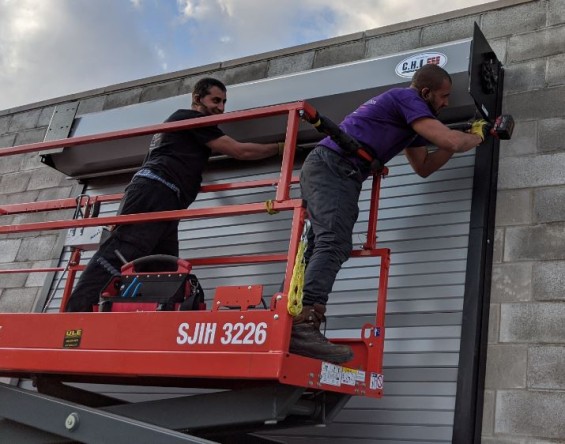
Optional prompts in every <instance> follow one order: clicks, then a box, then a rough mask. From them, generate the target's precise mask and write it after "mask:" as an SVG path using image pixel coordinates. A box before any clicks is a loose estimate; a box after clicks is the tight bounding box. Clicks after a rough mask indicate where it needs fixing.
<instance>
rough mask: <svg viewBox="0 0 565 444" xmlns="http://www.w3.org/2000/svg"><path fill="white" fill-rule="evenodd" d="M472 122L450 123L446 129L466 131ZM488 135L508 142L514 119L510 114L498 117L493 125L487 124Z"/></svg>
mask: <svg viewBox="0 0 565 444" xmlns="http://www.w3.org/2000/svg"><path fill="white" fill-rule="evenodd" d="M472 124H473V122H465V123H451V124H448V125H447V127H448V128H450V129H453V130H458V131H468V130H470V129H471V125H472ZM487 125H488V127H489V128H488V133H489V134H490V135H491V136H493V137H496V138H497V139H500V140H510V139H511V138H512V133H513V132H514V118H513V117H512V116H511V115H510V114H502V115H500V116H498V117H497V118H496V119H495V120H494V123H491V122H489V123H488V124H487Z"/></svg>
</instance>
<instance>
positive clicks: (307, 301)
mask: <svg viewBox="0 0 565 444" xmlns="http://www.w3.org/2000/svg"><path fill="white" fill-rule="evenodd" d="M450 92H451V77H450V76H449V74H448V73H447V72H446V71H445V70H443V69H442V68H440V67H439V66H437V65H431V64H430V65H425V66H423V67H422V68H420V69H419V70H418V71H416V73H414V77H413V79H412V84H411V85H410V87H408V88H395V89H391V90H390V91H387V92H385V93H383V94H381V95H379V96H376V97H373V98H372V99H369V100H368V101H367V102H365V103H364V104H363V105H361V106H360V107H359V108H357V110H355V111H354V112H353V113H351V114H349V115H348V116H347V117H345V119H344V120H343V122H342V123H341V124H340V125H339V126H340V128H341V129H342V130H343V131H345V132H346V133H347V134H348V135H350V136H352V137H354V138H355V139H357V140H358V141H359V142H361V144H362V145H363V146H364V147H365V148H366V149H368V150H370V152H371V154H372V155H373V156H374V158H376V159H378V160H380V162H381V164H383V165H384V164H385V163H386V162H388V161H389V160H390V159H392V158H393V157H394V156H396V155H397V154H399V153H400V152H401V151H403V150H404V153H405V155H406V158H407V159H408V161H409V162H410V165H411V166H412V168H413V169H414V171H415V172H416V173H417V174H418V175H420V176H422V177H427V176H429V175H430V174H431V173H433V172H434V171H436V170H437V169H439V168H440V167H441V166H442V165H444V164H445V163H446V162H447V161H448V160H449V159H450V158H451V156H452V155H453V154H454V153H462V152H465V151H469V150H471V149H472V148H474V147H476V146H477V145H479V144H480V143H481V142H482V141H483V140H484V138H485V131H486V129H485V128H484V127H481V126H476V127H474V129H473V130H472V131H471V133H464V132H460V131H454V130H450V129H449V128H448V127H446V126H445V125H443V124H442V123H441V122H440V121H439V120H437V118H436V116H437V114H438V112H439V111H440V110H441V109H442V108H445V107H446V106H447V105H448V99H449V95H450ZM428 145H435V146H436V147H437V149H436V150H433V151H430V150H428V148H427V146H428ZM369 174H370V166H369V164H368V163H367V162H366V161H364V160H362V159H361V158H359V157H356V156H355V155H352V154H350V153H348V152H347V151H345V150H343V149H341V148H340V147H339V146H338V145H337V144H336V143H335V142H334V141H333V140H332V139H330V138H329V137H326V138H325V139H323V140H322V141H321V142H320V143H319V144H318V146H317V147H316V148H315V149H314V150H312V152H311V153H310V154H309V155H308V157H307V158H306V161H305V163H304V165H303V167H302V173H301V177H300V187H301V191H302V198H303V199H304V200H305V201H306V206H307V208H308V214H309V219H310V222H311V223H312V232H313V236H311V237H310V239H311V242H310V245H309V248H308V252H307V255H306V256H307V263H308V265H307V267H306V274H305V282H304V297H303V310H302V312H301V313H300V314H298V315H297V316H296V317H295V318H294V320H293V328H292V337H291V342H290V351H291V352H292V353H296V354H300V355H304V356H309V357H312V358H317V359H322V360H326V361H330V362H335V363H343V362H346V361H349V360H350V359H351V358H352V357H353V353H352V351H351V349H350V347H348V346H346V345H338V344H332V343H331V342H329V341H328V340H327V339H326V337H325V336H324V335H322V333H321V332H320V324H321V322H323V320H324V313H325V311H326V303H327V300H328V294H329V293H330V292H331V291H332V286H333V283H334V281H335V278H336V275H337V273H338V271H339V270H340V268H341V266H342V264H343V263H344V262H345V261H346V260H347V259H348V258H349V256H350V254H351V250H352V248H353V245H352V240H351V238H352V232H353V226H354V224H355V222H356V221H357V216H358V214H359V207H358V200H359V193H360V192H361V186H362V183H363V181H364V180H365V179H366V178H367V177H368V175H369ZM312 237H313V239H312Z"/></svg>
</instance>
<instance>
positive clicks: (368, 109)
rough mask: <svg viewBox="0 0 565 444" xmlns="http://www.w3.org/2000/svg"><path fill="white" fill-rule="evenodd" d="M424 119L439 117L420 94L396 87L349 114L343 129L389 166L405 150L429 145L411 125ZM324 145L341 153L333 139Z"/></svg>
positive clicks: (324, 140) (328, 139)
mask: <svg viewBox="0 0 565 444" xmlns="http://www.w3.org/2000/svg"><path fill="white" fill-rule="evenodd" d="M422 117H429V118H432V119H435V118H436V117H435V116H434V114H433V113H432V111H431V109H430V108H429V107H428V104H427V103H426V102H425V101H424V100H423V99H422V98H421V97H420V95H419V94H418V91H417V90H415V89H412V88H394V89H391V90H389V91H387V92H385V93H383V94H380V95H378V96H376V97H373V98H372V99H369V100H368V101H367V102H365V103H364V104H363V105H361V106H360V107H359V108H357V109H356V110H355V111H353V112H352V113H351V114H349V115H347V116H346V117H345V119H343V121H342V122H341V123H340V125H339V126H340V128H341V129H342V130H344V131H345V132H346V133H347V134H349V135H350V136H352V137H354V138H356V139H357V140H359V142H361V143H362V144H363V145H364V146H365V147H366V148H369V149H370V150H371V151H372V152H373V155H374V156H375V157H376V158H377V159H379V160H380V161H381V162H382V163H383V164H385V163H387V162H388V161H389V160H390V159H392V158H393V157H394V156H396V155H397V154H398V153H400V152H401V151H402V150H403V149H404V148H408V147H415V146H424V145H428V144H429V142H428V141H427V140H426V139H424V138H423V137H421V136H419V135H418V134H417V133H416V132H415V131H414V130H413V129H412V127H411V126H410V124H411V123H412V122H414V121H415V120H417V119H420V118H422ZM320 144H321V145H324V146H327V147H328V148H331V149H332V150H334V151H338V152H341V149H340V148H339V147H338V146H337V144H336V143H335V142H334V141H333V140H331V139H330V138H329V137H326V138H325V139H323V140H322V141H321V142H320Z"/></svg>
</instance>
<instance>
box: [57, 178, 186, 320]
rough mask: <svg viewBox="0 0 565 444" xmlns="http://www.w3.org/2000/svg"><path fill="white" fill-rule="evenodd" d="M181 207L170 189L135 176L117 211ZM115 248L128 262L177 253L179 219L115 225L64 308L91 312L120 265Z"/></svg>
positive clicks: (156, 182)
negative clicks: (120, 207)
mask: <svg viewBox="0 0 565 444" xmlns="http://www.w3.org/2000/svg"><path fill="white" fill-rule="evenodd" d="M180 209H182V208H181V204H180V202H179V198H178V196H177V194H176V193H175V192H174V191H172V190H171V189H170V188H168V187H167V186H165V185H163V184H162V183H160V182H158V181H155V180H151V179H147V178H144V177H134V179H133V180H132V182H131V183H130V184H129V185H128V187H127V188H126V192H125V195H124V200H123V207H122V210H121V212H120V214H136V213H147V212H154V211H169V210H180ZM116 250H118V251H119V252H120V253H121V255H122V256H123V257H124V258H125V259H126V260H127V261H133V260H135V259H137V258H140V257H143V256H148V255H151V254H168V255H172V256H178V254H179V245H178V221H177V220H174V221H166V222H150V223H136V224H129V225H119V226H117V227H116V228H115V229H114V230H113V231H112V233H111V235H110V237H109V238H108V239H107V240H106V241H105V242H104V243H103V244H102V245H100V248H99V250H98V251H97V252H96V254H95V255H94V256H93V257H92V259H91V260H90V262H89V263H88V265H87V266H86V269H85V270H84V271H83V272H82V274H81V276H80V279H79V281H78V283H77V284H76V286H75V288H74V290H73V292H72V294H71V297H70V298H69V301H68V303H67V307H66V311H92V306H93V305H96V304H97V303H98V301H99V298H100V293H101V291H102V290H103V289H104V288H105V287H106V285H107V284H108V283H109V281H110V278H111V277H112V268H113V269H115V270H118V271H119V270H120V268H121V266H122V265H123V264H122V261H121V260H120V259H119V257H118V256H117V255H116V252H115V251H116Z"/></svg>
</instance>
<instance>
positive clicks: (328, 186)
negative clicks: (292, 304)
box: [300, 146, 364, 305]
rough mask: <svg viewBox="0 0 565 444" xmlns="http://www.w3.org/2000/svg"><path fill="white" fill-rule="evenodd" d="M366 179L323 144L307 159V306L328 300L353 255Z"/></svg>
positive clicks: (304, 188)
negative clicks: (340, 271) (345, 265)
mask: <svg viewBox="0 0 565 444" xmlns="http://www.w3.org/2000/svg"><path fill="white" fill-rule="evenodd" d="M363 179H364V178H363V176H362V174H361V173H360V171H359V169H358V168H357V167H356V166H355V165H354V164H353V163H351V162H350V161H349V160H348V159H346V158H344V157H342V156H340V155H339V154H338V153H336V152H334V151H332V150H330V149H329V148H325V147H323V146H318V147H316V148H315V149H314V150H312V152H311V153H310V154H309V155H308V157H307V158H306V161H305V162H304V165H303V167H302V171H301V174H300V188H301V191H302V198H303V199H304V200H305V201H306V208H307V209H308V217H309V219H310V222H311V223H312V228H311V232H310V236H309V242H308V249H307V252H306V254H305V257H306V262H307V266H306V273H305V277H304V297H303V304H304V305H313V304H315V303H317V304H324V305H325V304H326V303H327V301H328V294H329V293H330V292H331V291H332V287H333V284H334V281H335V278H336V275H337V273H338V271H339V270H340V268H341V266H342V264H343V263H344V262H345V261H346V260H347V259H348V258H349V256H350V254H351V250H352V249H353V244H352V233H353V226H354V225H355V222H356V221H357V217H358V215H359V206H358V201H359V194H360V192H361V187H362V184H363Z"/></svg>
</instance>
